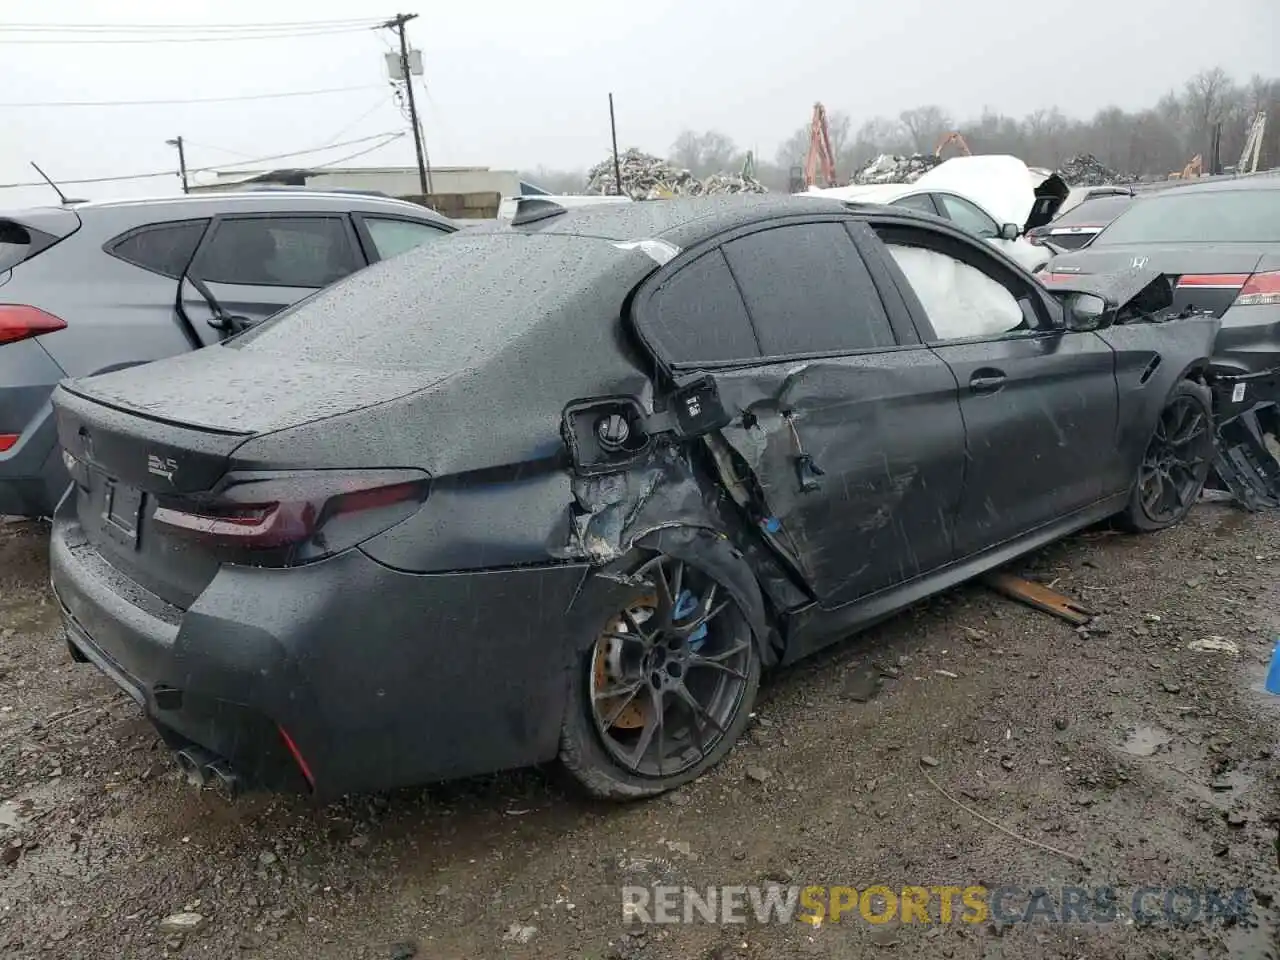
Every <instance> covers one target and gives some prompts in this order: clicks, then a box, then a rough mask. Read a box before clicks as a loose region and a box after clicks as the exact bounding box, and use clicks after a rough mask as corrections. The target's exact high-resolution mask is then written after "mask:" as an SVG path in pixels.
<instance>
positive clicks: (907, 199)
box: [801, 156, 1068, 270]
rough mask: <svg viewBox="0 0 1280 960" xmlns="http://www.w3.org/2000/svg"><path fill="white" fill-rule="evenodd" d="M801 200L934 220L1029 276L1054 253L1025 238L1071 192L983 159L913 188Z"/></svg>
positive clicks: (859, 188)
mask: <svg viewBox="0 0 1280 960" xmlns="http://www.w3.org/2000/svg"><path fill="white" fill-rule="evenodd" d="M801 196H805V197H815V198H818V197H821V198H826V199H835V200H844V201H846V202H849V203H884V204H892V205H893V206H895V207H907V208H908V209H911V210H918V211H920V212H921V213H929V214H933V215H934V216H938V217H942V218H943V219H946V220H951V221H952V222H953V223H955V224H956V225H957V226H958V227H960V228H961V229H962V230H967V231H968V232H969V233H971V234H973V235H974V236H975V237H980V238H982V239H983V240H986V241H987V242H988V243H990V244H991V245H992V246H994V247H996V248H997V249H999V250H1001V251H1002V252H1004V253H1006V254H1008V255H1009V256H1010V257H1012V258H1013V259H1014V260H1016V261H1018V263H1020V264H1022V266H1024V267H1026V268H1027V269H1028V270H1038V269H1039V268H1040V267H1042V266H1044V265H1045V263H1047V262H1048V261H1049V259H1050V257H1051V256H1052V251H1050V250H1047V249H1045V248H1044V247H1043V246H1041V245H1037V244H1033V243H1031V242H1029V241H1028V240H1027V239H1026V238H1024V237H1023V234H1024V233H1027V232H1028V231H1030V230H1034V229H1035V228H1037V227H1039V226H1041V225H1042V224H1045V223H1048V222H1049V220H1050V219H1052V217H1053V216H1054V214H1055V213H1056V211H1057V210H1058V207H1059V205H1060V204H1062V203H1063V201H1064V198H1065V197H1067V196H1068V189H1067V185H1066V184H1065V183H1064V182H1063V180H1062V178H1061V177H1059V176H1057V175H1056V174H1053V173H1049V172H1047V171H1033V170H1031V169H1030V168H1028V167H1027V165H1026V164H1025V163H1023V162H1022V161H1021V160H1019V159H1018V158H1017V157H1006V156H980V157H953V158H952V159H950V160H948V161H946V162H945V163H943V164H941V165H939V166H937V167H935V168H934V169H932V170H930V171H929V172H928V173H926V174H924V175H923V176H922V177H920V178H919V179H918V180H916V181H914V182H913V183H894V184H868V185H858V184H852V185H850V186H847V187H831V188H827V189H817V188H812V189H810V190H809V192H808V193H805V194H801Z"/></svg>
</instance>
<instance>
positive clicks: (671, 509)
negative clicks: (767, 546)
mask: <svg viewBox="0 0 1280 960" xmlns="http://www.w3.org/2000/svg"><path fill="white" fill-rule="evenodd" d="M708 486H712V487H713V492H710V493H708V492H707V491H705V490H704V489H703V485H702V484H700V483H699V482H698V479H697V477H696V475H695V474H694V470H693V465H692V464H691V463H690V462H689V458H688V456H687V454H685V453H684V452H683V451H680V450H677V449H676V448H674V447H672V446H670V445H668V444H666V443H663V444H660V445H658V446H656V447H655V448H654V450H653V453H652V455H651V456H650V457H649V458H648V459H647V460H646V462H644V463H641V464H637V465H635V466H632V467H630V468H629V469H627V470H625V471H622V472H619V473H609V474H604V475H601V476H593V477H575V478H574V480H573V494H574V501H575V511H574V515H573V531H572V537H573V540H574V543H572V544H570V545H569V547H570V551H571V552H572V553H575V554H577V555H578V556H584V557H586V558H587V559H589V560H590V561H591V562H593V563H600V564H603V563H608V562H610V561H613V560H617V559H619V558H620V557H622V556H625V555H626V553H627V552H628V551H629V550H630V549H631V547H632V546H633V545H634V543H635V542H636V541H637V540H638V539H640V538H641V537H643V536H645V535H646V534H649V533H652V532H654V531H655V530H658V529H660V528H662V527H676V526H689V527H705V528H707V529H709V530H716V529H721V528H722V527H721V524H719V523H717V520H718V506H717V503H716V501H717V500H718V498H719V492H718V491H715V490H714V486H713V485H710V484H708Z"/></svg>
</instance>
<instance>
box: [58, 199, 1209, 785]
mask: <svg viewBox="0 0 1280 960" xmlns="http://www.w3.org/2000/svg"><path fill="white" fill-rule="evenodd" d="M1161 279H1162V278H1160V277H1159V276H1158V275H1154V274H1153V275H1147V276H1142V277H1140V276H1136V275H1134V276H1127V277H1122V278H1120V279H1118V280H1113V281H1109V282H1106V283H1104V282H1101V281H1100V280H1099V278H1088V280H1089V283H1085V284H1082V285H1081V286H1080V287H1079V288H1076V289H1072V290H1070V291H1068V290H1066V289H1062V290H1057V291H1054V292H1053V293H1050V292H1049V291H1048V290H1046V289H1045V288H1044V287H1043V286H1041V284H1040V283H1039V282H1038V281H1037V280H1036V279H1035V278H1033V277H1032V276H1030V275H1029V274H1027V273H1026V272H1025V271H1023V270H1022V269H1021V268H1020V267H1019V266H1017V265H1016V264H1015V263H1014V262H1013V261H1012V260H1009V259H1008V258H1006V257H1005V256H1003V254H1001V253H999V252H998V251H995V250H993V249H992V248H991V247H990V246H989V245H987V244H984V243H983V242H982V241H980V240H978V239H976V238H973V237H971V236H969V235H968V234H966V233H964V232H962V231H960V230H958V229H956V228H955V227H954V226H953V225H951V224H949V223H947V222H945V221H942V220H939V219H937V218H933V217H929V216H926V215H921V214H916V213H913V212H911V211H907V210H902V209H899V208H889V207H875V206H846V205H843V204H841V203H838V202H836V201H830V202H827V201H815V200H813V199H808V198H757V199H745V198H721V199H704V200H688V201H686V200H679V201H657V202H652V203H635V204H626V205H618V206H601V207H594V208H585V209H582V210H575V211H571V212H568V211H565V210H564V209H562V208H560V207H558V206H556V205H555V204H554V203H550V202H547V201H539V200H536V199H535V200H529V201H523V202H522V203H521V206H520V210H519V211H518V212H517V213H516V216H515V217H514V218H513V220H512V221H510V223H508V224H504V225H501V226H497V227H495V228H494V229H492V230H482V231H466V232H462V233H457V234H454V235H452V236H450V237H448V238H446V239H443V240H440V241H438V242H435V243H432V244H429V245H425V246H422V247H420V248H418V249H416V250H413V251H410V252H408V253H405V254H403V255H402V256H399V257H396V258H395V259H393V260H391V261H388V262H386V263H381V264H375V265H374V266H373V267H371V268H370V269H368V270H365V271H362V272H360V273H358V274H355V275H354V276H352V277H350V278H348V279H346V280H343V281H341V282H339V283H337V284H336V285H334V286H333V287H331V288H329V289H327V290H325V291H323V292H321V293H318V294H316V295H315V296H312V297H310V298H309V299H307V300H306V301H304V302H302V303H300V304H297V305H295V306H293V307H290V308H288V309H287V310H285V311H284V312H282V313H280V314H278V315H276V316H275V317H274V318H272V319H270V320H268V321H266V322H265V323H263V324H261V325H260V326H258V327H256V328H253V329H251V330H249V331H248V332H246V333H243V334H240V335H239V336H236V337H233V338H231V339H229V340H227V341H226V342H224V343H222V344H219V345H216V346H211V347H209V348H207V349H204V350H200V351H197V352H194V353H190V354H187V355H184V356H180V357H175V358H173V359H169V360H164V361H160V362H158V363H153V364H150V365H148V366H145V367H139V368H136V369H131V370H124V371H120V372H115V373H110V374H106V375H103V376H98V377H93V378H90V379H86V380H80V381H71V382H67V383H65V384H63V386H61V387H60V388H59V389H58V391H57V393H56V396H55V399H54V404H55V408H56V415H57V423H58V430H59V437H60V440H61V443H62V445H63V448H64V451H65V459H66V465H67V468H68V470H69V471H70V473H71V475H72V477H73V478H74V485H73V487H72V489H71V490H70V491H69V493H68V494H67V496H65V497H64V498H63V500H62V502H61V503H60V504H59V506H58V509H57V511H56V515H55V518H54V528H53V544H52V551H51V555H52V571H53V572H52V576H53V584H54V588H55V590H56V593H57V596H58V598H59V600H60V602H61V604H62V608H63V611H64V614H65V620H66V625H67V632H68V640H69V644H70V648H71V652H72V655H73V656H75V657H76V658H78V659H80V660H85V661H91V662H92V663H94V664H96V665H97V667H98V668H99V669H101V670H102V671H104V672H105V673H107V674H108V675H109V676H110V677H111V678H112V679H113V680H114V681H115V682H116V683H117V684H119V685H120V686H121V687H123V688H124V689H125V690H127V691H128V692H129V693H130V694H131V695H132V696H133V697H134V698H135V699H136V700H137V701H138V703H139V704H140V705H142V707H143V708H144V709H145V711H146V712H147V714H148V715H149V717H150V718H151V719H152V720H153V721H154V723H155V724H156V725H157V727H158V728H159V730H160V731H161V732H162V734H163V736H164V737H165V738H166V739H167V741H168V742H169V743H170V744H171V745H172V746H173V747H174V749H175V750H178V751H180V757H181V758H182V762H183V763H184V765H185V766H186V767H187V769H188V772H189V773H190V774H191V776H192V777H193V779H196V780H202V779H204V778H206V777H217V778H219V779H220V780H222V781H225V782H228V783H232V784H235V783H242V782H243V783H253V784H257V785H262V786H267V787H272V788H277V789H281V788H285V789H290V788H298V789H304V790H309V791H311V792H312V793H314V794H315V795H317V796H321V797H329V796H333V795H336V794H341V793H344V792H349V791H366V790H373V789H382V788H388V787H393V786H397V785H401V784H413V783H420V782H424V781H430V780H436V779H441V778H449V777H457V776H464V775H468V774H475V773H479V772H485V771H493V770H498V769H501V768H510V767H517V766H523V765H527V764H534V763H540V762H543V761H550V760H553V759H556V758H558V759H559V760H560V761H561V762H562V764H563V765H564V766H565V767H566V768H567V769H568V770H569V771H570V772H571V773H572V774H574V775H575V776H576V777H577V778H578V780H579V781H581V783H582V784H584V785H585V786H586V787H587V788H588V789H589V790H591V791H592V792H594V793H596V794H598V795H601V796H607V797H615V798H626V797H640V796H646V795H651V794H655V793H658V792H661V791H663V790H666V789H670V788H672V787H675V786H677V785H679V784H681V783H683V782H686V781H688V780H690V779H692V778H693V777H695V776H697V775H698V774H699V773H700V772H702V771H704V770H706V769H707V768H708V767H709V766H711V765H712V764H714V763H716V762H717V761H718V760H719V759H720V758H721V757H723V756H724V754H725V753H726V752H727V751H728V750H729V749H730V748H731V747H732V745H733V743H734V740H735V738H736V737H737V736H738V734H739V733H740V732H741V730H742V729H743V727H744V725H745V724H746V722H747V719H748V714H749V713H750V711H751V709H752V703H753V701H754V698H755V695H756V689H757V684H758V681H759V678H760V675H761V671H762V669H765V668H768V667H772V666H775V665H777V664H779V663H784V662H789V661H792V660H795V659H797V658H798V657H801V656H804V655H805V654H808V653H810V652H812V651H814V650H816V649H818V648H820V647H822V646H824V645H826V644H829V643H831V642H833V641H835V640H837V639H839V638H841V637H843V636H845V635H847V634H848V633H849V632H850V631H852V630H854V629H856V628H858V627H861V626H865V625H867V624H869V623H871V622H873V621H875V620H878V619H881V618H883V617H885V616H887V615H888V614H890V613H891V612H893V611H895V610H897V609H900V608H902V607H904V606H906V605H908V604H911V603H913V602H915V601H917V600H919V599H920V598H922V597H924V596H926V595H928V594H931V593H934V592H936V591H938V590H941V589H944V588H946V587H948V586H951V585H953V584H955V583H957V582H959V581H961V580H964V579H966V578H968V577H971V576H973V575H975V574H977V573H979V572H982V571H984V570H986V569H988V568H991V567H993V566H995V565H998V564H1001V563H1004V562H1006V561H1008V560H1009V559H1011V558H1013V557H1015V556H1017V555H1019V554H1021V553H1025V552H1026V551H1029V550H1032V549H1035V548H1037V547H1039V546H1042V545H1044V544H1046V543H1048V542H1049V541H1052V540H1054V539H1055V538H1058V537H1061V536H1063V535H1065V534H1067V533H1070V532H1071V531H1074V530H1077V529H1079V528H1081V527H1083V526H1085V525H1087V524H1090V523H1093V522H1096V521H1099V520H1102V519H1105V518H1108V517H1112V516H1117V515H1118V516H1119V517H1120V519H1121V520H1123V522H1125V523H1126V524H1127V525H1128V526H1130V527H1131V528H1133V529H1136V530H1151V529H1158V528H1161V527H1165V526H1168V525H1169V524H1172V523H1176V522H1177V521H1179V520H1180V519H1181V518H1182V517H1183V516H1184V515H1185V513H1186V511H1187V510H1188V509H1189V508H1190V505H1191V503H1192V501H1193V500H1194V499H1195V497H1196V495H1197V493H1198V490H1199V488H1200V485H1201V484H1202V483H1203V481H1204V478H1205V474H1206V472H1207V471H1208V468H1209V454H1210V444H1211V436H1210V431H1209V426H1210V424H1209V418H1210V408H1209V391H1208V389H1207V388H1206V386H1205V385H1204V383H1203V382H1202V371H1203V369H1204V365H1205V364H1206V362H1207V359H1208V357H1209V354H1210V346H1211V344H1212V342H1213V339H1214V336H1215V334H1216V332H1217V325H1218V321H1217V320H1216V319H1214V318H1212V317H1204V316H1192V317H1178V318H1173V319H1170V318H1169V317H1168V315H1167V314H1165V313H1162V312H1161V311H1160V309H1159V308H1158V304H1157V300H1158V298H1155V299H1153V295H1152V293H1151V291H1152V290H1153V289H1158V288H1159V286H1160V280H1161ZM1166 292H1167V291H1166Z"/></svg>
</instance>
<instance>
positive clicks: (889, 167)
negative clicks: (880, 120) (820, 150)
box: [849, 153, 942, 185]
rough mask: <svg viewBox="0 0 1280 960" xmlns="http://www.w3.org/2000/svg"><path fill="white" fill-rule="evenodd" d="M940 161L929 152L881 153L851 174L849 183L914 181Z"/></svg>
mask: <svg viewBox="0 0 1280 960" xmlns="http://www.w3.org/2000/svg"><path fill="white" fill-rule="evenodd" d="M941 162H942V161H941V160H939V159H938V158H937V157H935V156H934V155H933V154H931V153H917V154H914V155H912V156H910V157H900V156H896V155H894V154H890V153H882V154H880V156H878V157H876V158H875V159H874V160H872V161H871V162H870V163H868V164H867V165H866V166H865V167H863V168H862V169H861V170H859V171H858V172H857V173H855V174H854V175H853V179H852V180H851V181H849V182H850V183H856V184H859V185H862V184H867V183H915V182H916V181H917V180H919V179H920V178H921V177H923V176H924V175H925V174H926V173H928V172H929V171H930V170H932V169H933V168H934V167H936V166H937V165H938V164H939V163H941Z"/></svg>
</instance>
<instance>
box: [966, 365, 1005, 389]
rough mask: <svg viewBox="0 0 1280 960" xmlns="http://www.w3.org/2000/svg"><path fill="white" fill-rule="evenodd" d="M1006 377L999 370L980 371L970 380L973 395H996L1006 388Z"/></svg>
mask: <svg viewBox="0 0 1280 960" xmlns="http://www.w3.org/2000/svg"><path fill="white" fill-rule="evenodd" d="M1004 382H1005V375H1004V374H1003V373H1001V372H1000V371H999V370H979V371H978V372H976V373H975V374H974V375H973V376H972V377H970V378H969V390H970V392H972V393H995V392H996V391H997V390H999V389H1000V388H1001V387H1003V386H1004Z"/></svg>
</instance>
